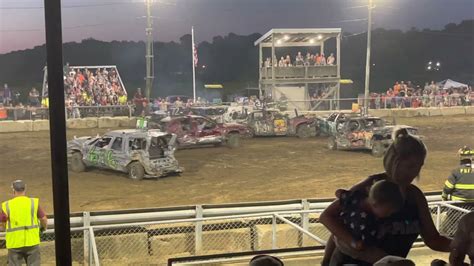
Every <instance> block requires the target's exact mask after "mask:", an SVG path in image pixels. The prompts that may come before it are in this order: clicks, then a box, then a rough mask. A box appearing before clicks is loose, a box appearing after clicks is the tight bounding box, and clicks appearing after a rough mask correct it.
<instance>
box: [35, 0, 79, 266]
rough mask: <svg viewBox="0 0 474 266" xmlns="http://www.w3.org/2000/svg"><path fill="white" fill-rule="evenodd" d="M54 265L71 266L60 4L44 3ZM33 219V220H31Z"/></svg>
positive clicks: (54, 1) (49, 0)
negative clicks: (54, 250)
mask: <svg viewBox="0 0 474 266" xmlns="http://www.w3.org/2000/svg"><path fill="white" fill-rule="evenodd" d="M44 18H45V28H46V61H47V75H48V95H49V96H48V97H49V103H50V104H49V132H50V133H51V134H50V140H51V141H50V145H51V174H52V181H53V207H54V240H55V241H54V247H55V249H56V265H65V266H69V265H72V255H71V254H72V253H71V224H70V220H69V216H70V215H69V213H70V211H69V181H68V180H69V177H68V172H67V154H66V141H67V139H66V114H65V112H64V110H65V109H64V79H63V77H64V73H63V39H62V28H61V0H44ZM31 218H32V219H33V217H31Z"/></svg>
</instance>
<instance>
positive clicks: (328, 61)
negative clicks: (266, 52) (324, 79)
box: [263, 52, 336, 67]
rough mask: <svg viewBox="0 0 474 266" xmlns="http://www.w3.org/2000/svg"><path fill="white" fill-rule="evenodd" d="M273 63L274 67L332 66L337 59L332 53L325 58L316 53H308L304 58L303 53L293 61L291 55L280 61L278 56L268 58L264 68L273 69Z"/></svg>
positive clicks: (281, 58) (299, 53)
mask: <svg viewBox="0 0 474 266" xmlns="http://www.w3.org/2000/svg"><path fill="white" fill-rule="evenodd" d="M272 62H273V66H274V67H291V66H326V65H329V66H332V65H335V64H336V58H335V57H334V54H333V53H331V54H330V55H329V56H327V57H326V56H325V54H324V53H321V54H319V53H316V54H311V53H309V52H307V53H306V56H303V54H302V53H301V52H298V54H297V55H296V56H295V57H294V59H292V57H291V56H290V55H286V56H282V57H280V60H278V58H277V56H275V57H274V58H273V60H272V59H271V58H270V57H267V59H266V60H265V62H264V63H263V66H264V67H271V66H272Z"/></svg>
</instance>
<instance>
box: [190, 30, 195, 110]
mask: <svg viewBox="0 0 474 266" xmlns="http://www.w3.org/2000/svg"><path fill="white" fill-rule="evenodd" d="M191 39H192V45H191V56H192V57H193V100H194V102H196V62H195V61H194V60H195V56H194V53H195V49H196V48H195V46H194V27H191Z"/></svg>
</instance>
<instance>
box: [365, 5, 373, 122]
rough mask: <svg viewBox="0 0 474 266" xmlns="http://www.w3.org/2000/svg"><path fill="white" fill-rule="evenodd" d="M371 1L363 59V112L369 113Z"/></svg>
mask: <svg viewBox="0 0 474 266" xmlns="http://www.w3.org/2000/svg"><path fill="white" fill-rule="evenodd" d="M372 2H373V0H369V19H368V23H367V24H368V25H367V58H366V61H365V91H364V92H365V93H364V109H365V114H369V85H370V40H371V37H372V36H371V35H372V9H373V7H372Z"/></svg>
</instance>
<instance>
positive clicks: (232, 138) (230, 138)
mask: <svg viewBox="0 0 474 266" xmlns="http://www.w3.org/2000/svg"><path fill="white" fill-rule="evenodd" d="M226 144H227V147H229V148H237V147H239V146H240V136H239V134H237V133H230V134H228V135H227V141H226Z"/></svg>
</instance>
